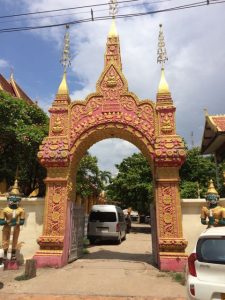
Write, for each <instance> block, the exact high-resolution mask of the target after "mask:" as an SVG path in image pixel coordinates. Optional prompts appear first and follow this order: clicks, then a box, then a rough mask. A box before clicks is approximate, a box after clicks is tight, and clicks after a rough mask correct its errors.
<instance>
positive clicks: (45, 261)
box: [33, 250, 66, 268]
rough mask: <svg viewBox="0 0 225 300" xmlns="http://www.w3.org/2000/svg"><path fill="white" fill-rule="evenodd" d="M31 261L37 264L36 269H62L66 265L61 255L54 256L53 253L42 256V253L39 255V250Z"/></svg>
mask: <svg viewBox="0 0 225 300" xmlns="http://www.w3.org/2000/svg"><path fill="white" fill-rule="evenodd" d="M43 252H44V251H43ZM33 259H35V260H36V262H37V268H44V267H51V268H62V267H63V266H65V264H66V262H65V260H64V259H63V254H62V253H60V254H55V253H48V254H44V253H41V250H40V251H38V252H37V253H36V254H35V255H34V257H33Z"/></svg>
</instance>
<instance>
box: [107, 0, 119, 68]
mask: <svg viewBox="0 0 225 300" xmlns="http://www.w3.org/2000/svg"><path fill="white" fill-rule="evenodd" d="M117 6H118V3H117V0H110V1H109V14H110V15H111V16H112V24H111V27H110V31H109V33H108V38H107V44H106V52H105V67H106V66H108V65H111V64H114V65H115V66H117V67H118V68H119V69H120V70H122V63H121V57H120V41H119V35H118V33H117V30H116V23H115V19H116V14H117Z"/></svg>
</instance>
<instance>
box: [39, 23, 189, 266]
mask: <svg viewBox="0 0 225 300" xmlns="http://www.w3.org/2000/svg"><path fill="white" fill-rule="evenodd" d="M114 26H115V24H112V29H111V31H110V33H109V35H108V39H107V45H106V53H105V66H104V70H103V72H102V74H101V76H100V78H99V80H98V82H97V85H96V92H95V93H92V94H90V95H89V96H88V97H87V98H86V100H85V101H74V102H72V101H71V99H70V96H69V92H68V87H67V82H66V73H64V75H63V79H62V82H61V84H60V86H59V90H58V93H57V95H56V98H55V100H54V102H53V103H52V107H51V108H50V110H49V111H50V128H49V136H48V137H47V138H45V139H44V141H43V142H42V145H41V146H40V151H39V153H38V157H39V159H40V162H41V163H42V164H43V165H44V166H46V168H47V170H48V173H47V174H48V175H47V178H46V186H47V192H46V198H45V201H46V202H45V218H44V229H43V235H42V236H41V237H40V238H39V239H38V243H39V245H40V250H39V251H38V252H37V253H36V254H35V256H34V257H35V259H36V260H37V263H38V266H58V267H60V266H63V265H65V264H66V263H67V261H68V251H69V240H70V226H71V224H70V214H71V209H70V208H71V205H72V203H73V202H74V201H75V188H76V187H75V180H74V176H75V175H74V174H75V173H76V168H77V165H78V163H79V161H80V159H81V157H82V155H83V154H84V152H85V151H86V150H87V149H88V148H89V147H90V146H91V145H93V144H94V143H96V142H98V141H100V140H102V139H105V138H110V137H117V138H122V139H125V140H127V141H130V142H131V143H133V144H134V145H136V146H137V147H138V148H139V149H140V150H141V151H142V153H143V154H144V155H145V156H146V158H147V159H148V160H149V162H150V165H151V168H152V172H153V178H154V187H155V202H154V206H155V224H154V225H155V235H154V238H153V249H154V257H155V259H156V262H157V264H158V266H159V268H160V269H162V270H182V269H183V267H184V264H185V263H186V258H187V255H186V254H185V248H186V246H187V242H186V240H185V239H184V238H183V233H182V223H181V207H180V195H179V168H180V166H181V165H182V163H183V162H184V159H185V150H184V144H183V142H182V139H181V137H180V136H178V135H177V134H176V128H175V107H174V105H173V100H172V98H171V94H170V91H169V88H168V85H167V83H166V81H165V77H164V70H163V69H162V77H161V81H160V85H159V90H158V93H157V99H156V102H155V103H154V102H153V101H150V100H140V99H139V98H138V97H137V96H136V95H135V94H133V93H131V92H129V90H128V85H127V81H126V79H125V77H124V75H123V73H122V66H121V57H120V45H119V37H118V35H117V33H116V31H115V27H114Z"/></svg>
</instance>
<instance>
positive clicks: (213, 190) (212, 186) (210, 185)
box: [206, 179, 218, 195]
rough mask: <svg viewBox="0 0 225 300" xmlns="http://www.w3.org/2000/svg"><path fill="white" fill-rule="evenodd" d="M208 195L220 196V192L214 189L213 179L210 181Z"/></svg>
mask: <svg viewBox="0 0 225 300" xmlns="http://www.w3.org/2000/svg"><path fill="white" fill-rule="evenodd" d="M206 194H215V195H218V192H217V190H216V189H215V187H214V184H213V180H212V179H210V181H209V186H208V190H207V193H206Z"/></svg>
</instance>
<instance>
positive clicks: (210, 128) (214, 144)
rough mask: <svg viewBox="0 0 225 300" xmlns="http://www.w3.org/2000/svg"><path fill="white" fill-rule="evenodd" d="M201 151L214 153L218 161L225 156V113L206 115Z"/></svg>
mask: <svg viewBox="0 0 225 300" xmlns="http://www.w3.org/2000/svg"><path fill="white" fill-rule="evenodd" d="M201 152H202V154H213V153H214V154H215V155H216V157H217V160H218V161H221V160H223V159H224V158H225V115H215V116H209V115H206V117H205V129H204V134H203V138H202V146H201Z"/></svg>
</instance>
